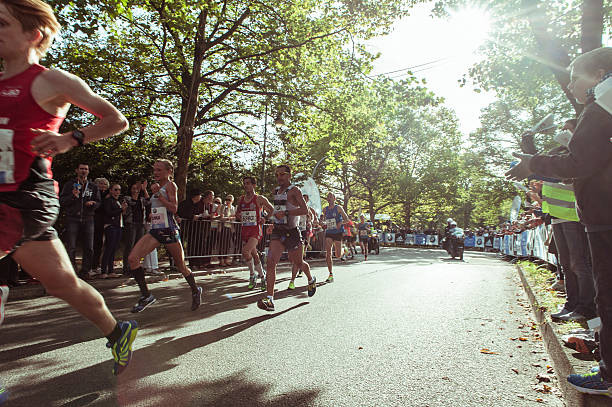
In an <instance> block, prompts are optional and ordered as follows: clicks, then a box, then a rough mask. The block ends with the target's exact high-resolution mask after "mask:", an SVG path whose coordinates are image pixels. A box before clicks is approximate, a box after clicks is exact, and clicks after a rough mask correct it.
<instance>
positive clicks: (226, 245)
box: [216, 195, 236, 267]
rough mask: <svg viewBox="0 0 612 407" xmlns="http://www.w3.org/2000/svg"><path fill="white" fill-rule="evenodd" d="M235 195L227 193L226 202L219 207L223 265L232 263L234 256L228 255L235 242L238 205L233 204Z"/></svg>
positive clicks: (219, 232)
mask: <svg viewBox="0 0 612 407" xmlns="http://www.w3.org/2000/svg"><path fill="white" fill-rule="evenodd" d="M233 203H234V196H233V195H227V196H226V197H225V203H224V204H222V205H220V206H219V207H217V210H216V212H217V214H218V215H219V220H221V221H222V222H221V223H220V224H219V231H218V234H219V263H220V265H221V267H227V266H231V265H232V257H231V256H228V255H229V254H230V250H231V249H232V246H233V242H234V225H233V222H235V221H236V207H235V206H234V205H233Z"/></svg>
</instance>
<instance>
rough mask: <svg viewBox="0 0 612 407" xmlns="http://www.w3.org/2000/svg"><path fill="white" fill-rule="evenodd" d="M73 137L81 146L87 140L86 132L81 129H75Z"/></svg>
mask: <svg viewBox="0 0 612 407" xmlns="http://www.w3.org/2000/svg"><path fill="white" fill-rule="evenodd" d="M71 136H72V138H73V139H75V140H76V141H77V143H79V147H81V146H82V145H83V143H84V141H85V134H84V133H83V132H82V131H81V130H74V131H73V132H72V134H71Z"/></svg>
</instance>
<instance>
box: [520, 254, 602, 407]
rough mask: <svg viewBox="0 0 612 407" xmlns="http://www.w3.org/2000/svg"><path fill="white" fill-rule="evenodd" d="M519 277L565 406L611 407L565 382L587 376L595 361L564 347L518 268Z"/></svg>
mask: <svg viewBox="0 0 612 407" xmlns="http://www.w3.org/2000/svg"><path fill="white" fill-rule="evenodd" d="M516 269H517V271H518V275H519V277H520V279H521V283H522V284H523V288H524V289H525V292H526V293H527V297H528V298H529V302H530V303H531V308H532V310H533V313H534V315H535V318H536V321H537V322H538V326H539V328H540V333H541V334H542V339H543V341H544V344H545V345H546V350H547V351H548V355H549V356H550V358H551V360H552V363H553V366H554V369H555V373H556V375H557V378H558V379H559V387H560V389H561V392H562V393H563V397H564V398H565V403H566V405H567V406H569V407H610V406H612V398H609V397H606V396H599V395H590V394H584V393H580V392H578V391H577V390H576V389H574V388H573V387H572V386H571V385H570V384H569V383H568V382H567V380H566V377H567V376H568V375H570V374H572V373H582V372H587V371H588V370H589V369H590V368H591V367H592V366H593V361H582V360H579V359H576V358H575V357H574V356H572V350H571V349H568V348H566V347H565V346H563V341H562V340H561V335H560V334H559V331H558V330H557V324H555V323H554V322H552V321H551V319H550V316H549V314H548V310H547V309H546V308H545V307H542V306H541V305H540V303H539V301H538V298H537V297H536V295H535V294H534V292H533V290H532V289H531V286H530V285H529V282H528V281H527V278H526V277H525V274H524V273H523V269H521V267H520V266H518V265H517V266H516Z"/></svg>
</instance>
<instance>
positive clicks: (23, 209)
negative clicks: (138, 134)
mask: <svg viewBox="0 0 612 407" xmlns="http://www.w3.org/2000/svg"><path fill="white" fill-rule="evenodd" d="M59 29H60V26H59V24H58V22H57V20H56V19H55V16H54V14H53V10H52V9H51V7H50V6H49V5H48V4H46V3H44V2H43V1H42V0H0V39H1V40H0V59H2V66H3V68H4V71H3V72H2V73H1V74H0V225H2V234H1V235H0V257H4V256H6V255H12V256H13V259H14V260H15V261H16V262H17V263H19V264H21V265H22V267H23V268H24V269H26V270H28V273H29V274H30V275H31V276H32V277H34V278H36V279H37V280H39V281H40V282H41V284H42V285H43V286H44V287H45V290H46V291H47V292H48V293H49V294H51V295H53V296H55V297H58V298H60V299H62V300H64V301H66V302H67V303H68V304H70V306H72V307H73V308H74V309H75V310H76V311H78V312H79V313H80V314H81V315H83V316H84V317H85V318H87V319H89V320H90V321H91V322H92V323H93V324H95V325H96V326H97V327H98V329H99V330H100V331H101V332H102V334H103V335H104V336H106V338H107V339H108V343H107V344H106V346H107V347H108V348H110V349H111V350H112V354H113V357H114V361H115V362H114V367H113V373H114V374H119V373H121V372H122V371H123V370H124V369H125V368H126V367H127V365H128V363H129V361H130V358H131V355H132V342H134V339H135V337H136V334H137V332H138V327H137V324H136V322H135V321H126V322H118V321H117V320H115V318H114V317H113V316H112V315H111V313H110V312H109V310H108V308H107V307H106V304H105V303H104V299H103V298H102V296H101V295H100V293H98V291H96V290H95V289H93V288H92V287H91V286H89V285H88V284H87V283H85V282H84V281H82V280H80V279H78V278H77V276H76V274H75V270H74V268H73V267H72V263H71V262H70V259H69V257H68V254H67V253H66V249H64V245H63V244H62V242H61V241H60V240H59V239H58V237H57V233H56V232H55V229H53V227H52V225H53V224H54V223H55V220H56V219H57V215H58V211H59V202H58V198H57V193H58V188H57V183H56V182H55V181H54V180H53V179H52V173H51V157H53V156H54V155H56V154H61V153H65V152H66V151H68V150H70V149H71V148H73V147H77V146H80V145H82V144H84V143H91V142H93V141H96V140H100V139H103V138H105V137H109V136H112V135H114V134H118V133H120V132H122V131H124V130H125V129H127V127H128V122H127V120H126V119H125V117H123V115H122V114H121V113H120V112H119V111H118V110H117V109H116V108H115V107H114V106H113V105H111V104H110V103H109V102H108V101H106V100H104V99H103V98H101V97H100V96H99V95H96V94H95V93H93V92H92V90H91V89H90V88H89V87H88V86H87V85H86V84H85V82H83V81H82V80H81V79H79V78H78V77H76V76H74V75H71V74H69V73H67V72H64V71H60V70H54V69H51V70H50V69H47V68H45V67H43V66H41V65H39V64H38V62H39V60H40V58H41V57H42V56H43V55H44V54H45V52H46V51H47V49H48V48H49V46H50V45H51V43H52V41H53V38H54V37H55V35H56V34H57V32H58V31H59ZM71 104H74V105H76V106H79V107H80V108H82V109H83V110H86V111H88V112H90V113H92V114H93V115H95V116H96V117H97V118H98V121H97V123H96V124H95V125H93V126H88V127H85V128H83V129H79V130H74V131H69V132H67V133H64V134H60V133H58V130H59V127H60V125H61V123H62V121H63V120H64V118H65V116H66V112H68V109H69V108H70V105H71Z"/></svg>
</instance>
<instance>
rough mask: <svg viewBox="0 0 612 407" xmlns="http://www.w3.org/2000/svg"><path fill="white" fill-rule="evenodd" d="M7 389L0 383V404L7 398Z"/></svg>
mask: <svg viewBox="0 0 612 407" xmlns="http://www.w3.org/2000/svg"><path fill="white" fill-rule="evenodd" d="M8 396H9V394H8V391H7V390H6V389H5V388H4V386H3V385H2V384H0V405H2V404H4V403H5V402H6V400H8Z"/></svg>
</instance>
